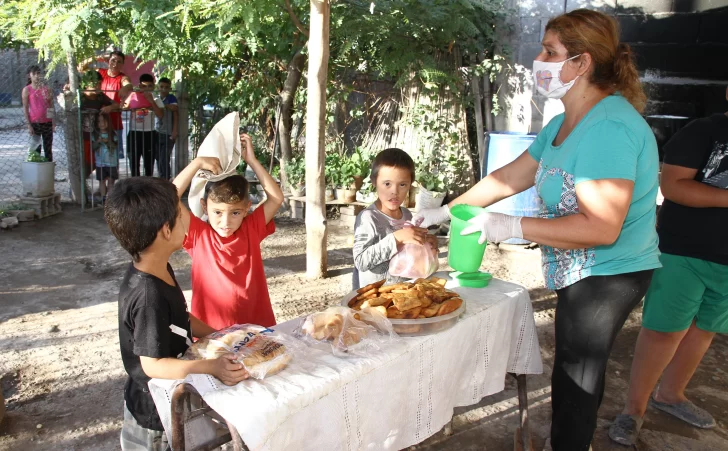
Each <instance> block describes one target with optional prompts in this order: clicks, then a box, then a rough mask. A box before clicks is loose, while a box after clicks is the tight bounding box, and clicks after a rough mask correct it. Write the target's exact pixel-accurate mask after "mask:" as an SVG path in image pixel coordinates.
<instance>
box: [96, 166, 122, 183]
mask: <svg viewBox="0 0 728 451" xmlns="http://www.w3.org/2000/svg"><path fill="white" fill-rule="evenodd" d="M104 179H112V180H119V168H118V167H116V166H104V167H96V180H98V181H101V180H104Z"/></svg>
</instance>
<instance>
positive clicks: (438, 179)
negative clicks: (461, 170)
mask: <svg viewBox="0 0 728 451" xmlns="http://www.w3.org/2000/svg"><path fill="white" fill-rule="evenodd" d="M443 169H444V168H443V167H442V163H441V162H440V161H438V160H436V159H435V158H432V157H430V158H425V159H421V160H418V161H417V184H418V189H417V192H416V194H415V207H416V208H417V210H423V209H426V208H437V207H439V206H440V205H442V201H443V200H444V199H445V195H447V176H446V174H445V171H444V170H443Z"/></svg>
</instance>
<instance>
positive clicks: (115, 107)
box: [100, 101, 121, 114]
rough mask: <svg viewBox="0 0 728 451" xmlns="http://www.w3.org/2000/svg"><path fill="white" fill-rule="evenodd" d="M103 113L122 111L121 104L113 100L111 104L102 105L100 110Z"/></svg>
mask: <svg viewBox="0 0 728 451" xmlns="http://www.w3.org/2000/svg"><path fill="white" fill-rule="evenodd" d="M100 111H101V112H102V113H105V114H109V113H111V112H114V111H121V105H120V104H118V103H116V102H113V101H112V102H111V104H110V105H106V106H105V107H101V110H100Z"/></svg>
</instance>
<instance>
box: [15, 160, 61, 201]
mask: <svg viewBox="0 0 728 451" xmlns="http://www.w3.org/2000/svg"><path fill="white" fill-rule="evenodd" d="M55 167H56V164H55V163H53V162H50V161H49V162H44V163H31V162H29V161H24V162H23V164H22V175H21V177H20V180H22V182H23V195H24V196H29V197H45V196H50V195H51V194H53V193H54V192H55V187H54V184H53V176H54V169H55Z"/></svg>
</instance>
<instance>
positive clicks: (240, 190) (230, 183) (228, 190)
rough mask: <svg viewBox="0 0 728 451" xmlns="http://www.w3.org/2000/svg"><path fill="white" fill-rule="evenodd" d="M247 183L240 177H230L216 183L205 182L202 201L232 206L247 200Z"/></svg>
mask: <svg viewBox="0 0 728 451" xmlns="http://www.w3.org/2000/svg"><path fill="white" fill-rule="evenodd" d="M248 190H249V187H248V181H247V180H245V177H243V176H242V175H231V176H230V177H228V178H225V179H222V180H219V181H217V182H207V185H205V196H204V197H203V199H204V201H205V202H207V199H210V200H211V201H213V202H222V203H224V204H234V203H237V202H240V201H243V200H248Z"/></svg>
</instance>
